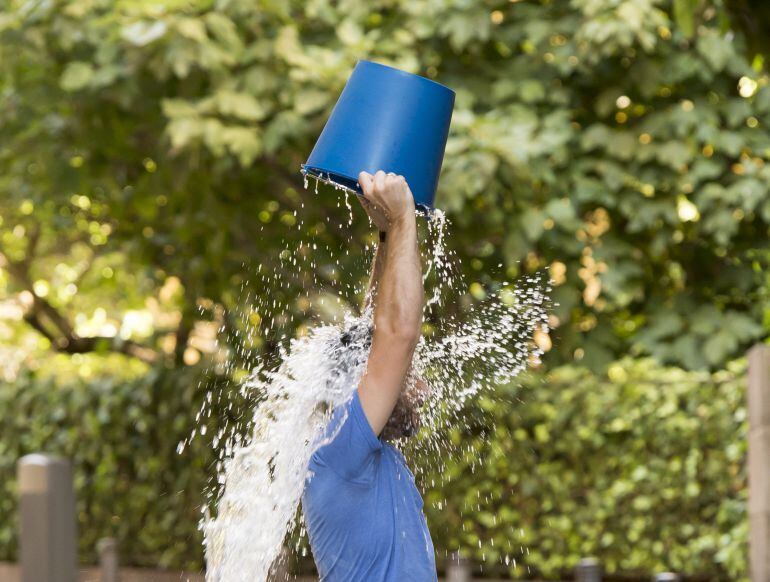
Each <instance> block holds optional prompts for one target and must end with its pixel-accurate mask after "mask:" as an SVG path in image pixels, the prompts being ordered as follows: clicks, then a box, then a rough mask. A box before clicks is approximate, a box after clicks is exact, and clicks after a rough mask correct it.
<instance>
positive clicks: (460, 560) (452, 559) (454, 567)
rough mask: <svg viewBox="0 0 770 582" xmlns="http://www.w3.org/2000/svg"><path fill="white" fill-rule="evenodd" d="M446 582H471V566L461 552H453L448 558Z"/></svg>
mask: <svg viewBox="0 0 770 582" xmlns="http://www.w3.org/2000/svg"><path fill="white" fill-rule="evenodd" d="M446 582H471V565H470V563H469V562H468V560H466V559H465V558H464V557H463V556H462V555H460V552H452V553H451V554H450V555H449V557H448V558H447V562H446Z"/></svg>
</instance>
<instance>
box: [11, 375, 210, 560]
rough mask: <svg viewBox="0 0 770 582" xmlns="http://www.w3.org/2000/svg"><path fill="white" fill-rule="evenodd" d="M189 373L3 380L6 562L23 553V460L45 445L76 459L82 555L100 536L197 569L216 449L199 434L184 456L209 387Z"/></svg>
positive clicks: (131, 556) (127, 552) (124, 556)
mask: <svg viewBox="0 0 770 582" xmlns="http://www.w3.org/2000/svg"><path fill="white" fill-rule="evenodd" d="M197 385H198V382H197V378H196V376H195V374H194V373H191V372H173V373H170V372H167V371H161V370H152V371H150V373H148V374H145V375H143V376H142V377H140V378H138V379H136V380H130V381H127V380H117V379H115V378H114V377H99V378H96V379H94V380H92V381H90V382H83V381H78V380H77V379H76V378H73V379H71V380H70V381H68V382H64V383H63V382H57V381H56V380H55V379H53V378H47V379H43V378H40V377H37V376H34V375H31V374H25V375H23V376H21V377H20V378H19V379H17V380H16V382H14V383H8V382H2V383H0V409H2V411H3V414H2V417H0V435H2V438H1V439H0V492H2V494H0V524H2V525H1V526H0V561H7V560H11V561H13V560H15V558H16V552H17V543H18V542H17V537H16V536H17V523H18V522H17V519H16V511H17V505H16V504H17V493H16V462H17V461H18V459H19V458H21V457H22V456H23V455H25V454H28V453H32V452H40V451H45V452H47V453H51V454H58V455H61V456H63V457H65V458H68V459H71V460H72V462H73V464H74V468H75V488H76V498H77V516H78V533H79V556H80V560H81V562H83V563H88V564H94V563H96V562H97V556H96V542H97V540H98V539H99V538H101V537H105V536H111V537H115V538H117V539H118V540H119V542H120V553H121V561H122V562H124V563H126V564H132V565H139V566H148V567H177V568H182V567H186V568H199V567H200V566H201V553H202V549H201V548H202V546H201V544H202V537H201V535H200V533H199V532H198V529H197V523H198V520H199V518H200V517H201V514H200V506H201V505H202V504H203V502H204V499H203V491H204V486H205V485H206V483H207V478H208V476H209V475H210V473H211V465H212V463H213V461H214V460H215V459H214V455H213V453H212V452H211V449H209V448H208V447H207V446H205V445H204V444H203V443H202V441H201V440H200V439H198V440H193V441H192V445H191V448H188V450H187V451H186V452H185V453H184V454H182V455H180V454H177V444H178V443H179V442H180V441H182V440H183V439H186V438H187V437H189V436H190V433H191V431H192V429H193V427H194V416H195V411H197V410H198V408H199V407H200V397H201V395H202V392H201V391H200V390H199V389H197V388H196V386H197Z"/></svg>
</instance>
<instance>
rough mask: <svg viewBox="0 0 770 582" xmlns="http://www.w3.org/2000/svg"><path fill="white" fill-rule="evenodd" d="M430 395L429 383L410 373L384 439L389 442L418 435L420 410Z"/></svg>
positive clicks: (384, 429)
mask: <svg viewBox="0 0 770 582" xmlns="http://www.w3.org/2000/svg"><path fill="white" fill-rule="evenodd" d="M429 395H430V387H429V386H428V383H427V382H425V380H423V379H422V378H420V377H419V376H417V375H416V374H414V373H412V372H410V373H409V374H408V375H407V377H406V380H405V381H404V389H403V390H402V391H401V395H400V396H399V397H398V402H396V406H395V408H394V409H393V413H392V414H391V415H390V418H389V419H388V422H387V424H386V425H385V428H383V429H382V434H381V436H382V438H384V439H385V440H388V441H392V440H396V439H401V438H409V437H413V436H414V435H416V434H417V431H419V430H420V426H421V422H422V419H421V416H420V408H422V405H423V404H425V401H426V400H427V399H428V396H429Z"/></svg>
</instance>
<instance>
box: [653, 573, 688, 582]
mask: <svg viewBox="0 0 770 582" xmlns="http://www.w3.org/2000/svg"><path fill="white" fill-rule="evenodd" d="M652 580H653V582H679V581H680V580H681V578H680V577H679V574H675V573H674V572H661V573H660V574H655V576H654V577H653V579H652Z"/></svg>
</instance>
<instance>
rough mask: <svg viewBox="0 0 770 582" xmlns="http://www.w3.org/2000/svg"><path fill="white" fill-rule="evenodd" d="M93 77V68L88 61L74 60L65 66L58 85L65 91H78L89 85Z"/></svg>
mask: <svg viewBox="0 0 770 582" xmlns="http://www.w3.org/2000/svg"><path fill="white" fill-rule="evenodd" d="M93 77H94V68H93V66H92V65H91V64H90V63H85V62H82V61H75V62H72V63H68V64H67V66H66V67H65V69H64V72H63V73H62V75H61V78H60V80H59V86H60V87H61V88H62V89H64V90H65V91H70V92H74V91H80V90H81V89H84V88H86V87H87V86H88V85H89V83H90V82H91V80H92V79H93Z"/></svg>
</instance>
